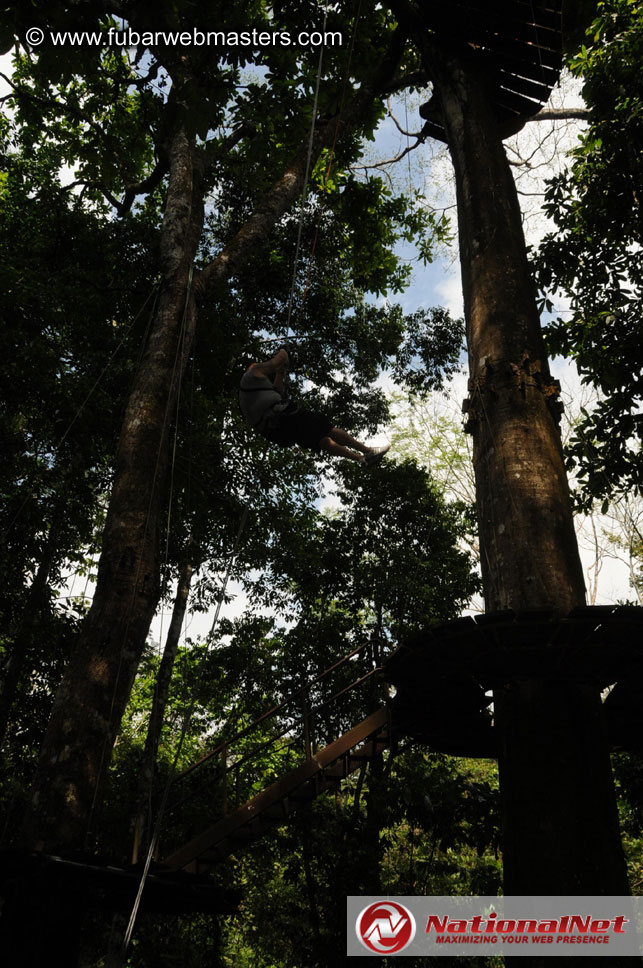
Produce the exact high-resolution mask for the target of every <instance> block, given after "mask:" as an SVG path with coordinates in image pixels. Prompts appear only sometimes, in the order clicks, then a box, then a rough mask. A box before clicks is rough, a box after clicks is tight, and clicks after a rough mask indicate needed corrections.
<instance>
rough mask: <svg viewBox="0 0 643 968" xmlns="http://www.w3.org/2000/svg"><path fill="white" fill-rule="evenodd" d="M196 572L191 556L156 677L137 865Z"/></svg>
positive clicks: (143, 846) (141, 781)
mask: <svg viewBox="0 0 643 968" xmlns="http://www.w3.org/2000/svg"><path fill="white" fill-rule="evenodd" d="M193 572H194V566H193V564H192V561H191V560H190V559H189V558H188V559H187V560H186V561H185V562H184V563H183V566H182V568H181V572H180V574H179V581H178V587H177V589H176V596H175V598H174V608H173V609H172V618H171V620H170V627H169V629H168V632H167V639H166V640H165V648H164V649H163V658H162V659H161V664H160V666H159V671H158V676H157V679H156V689H155V691H154V700H153V702H152V712H151V713H150V721H149V723H148V727H147V736H146V737H145V749H144V750H143V759H142V762H141V765H140V771H139V784H138V797H137V802H138V804H139V807H138V815H137V817H136V824H135V833H134V850H133V855H132V863H133V864H135V863H136V862H137V861H138V859H139V856H140V854H141V853H142V852H143V851H144V850H145V849H146V847H147V842H148V841H149V835H150V829H151V825H152V822H153V818H152V816H151V801H152V793H153V787H154V771H155V766H156V758H157V755H158V750H159V743H160V741H161V730H162V729H163V718H164V716H165V709H166V706H167V699H168V695H169V692H170V681H171V679H172V671H173V669H174V660H175V659H176V655H177V652H178V650H179V640H180V638H181V628H182V627H183V619H184V618H185V610H186V608H187V603H188V596H189V594H190V585H191V583H192V575H193Z"/></svg>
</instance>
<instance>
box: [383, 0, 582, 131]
mask: <svg viewBox="0 0 643 968" xmlns="http://www.w3.org/2000/svg"><path fill="white" fill-rule="evenodd" d="M409 7H412V8H413V10H414V12H415V14H416V19H415V23H416V24H417V22H418V21H421V22H422V23H423V24H424V27H425V29H426V30H429V31H432V32H435V33H436V34H437V35H438V36H439V38H440V40H442V39H444V43H445V44H448V45H449V46H450V47H451V48H453V49H454V51H455V52H457V53H458V54H459V56H460V57H462V58H464V59H466V60H467V62H468V63H469V65H470V66H471V68H472V69H473V70H475V72H476V73H477V74H478V75H479V76H480V78H481V82H482V83H484V84H485V85H486V86H487V88H488V90H489V94H490V98H491V102H492V104H493V106H494V110H495V113H496V116H497V118H498V121H499V123H500V125H501V128H502V129H503V136H505V137H506V136H507V135H509V134H513V133H515V132H516V131H519V130H520V128H521V127H522V126H523V124H524V123H525V121H526V120H527V119H528V118H531V117H533V116H534V115H535V114H537V113H538V111H540V109H541V108H542V106H543V105H544V104H545V103H546V102H547V101H548V100H549V95H550V93H551V90H552V88H553V87H554V86H555V84H556V83H557V81H558V77H559V74H560V71H561V68H562V63H563V18H562V0H547V2H542V0H541V2H538V0H533V2H531V0H493V2H492V3H489V2H488V0H450V2H448V3H436V2H434V0H418V2H416V3H415V4H406V3H405V2H404V0H400V3H399V4H397V3H396V4H395V10H396V13H397V15H398V17H399V16H403V11H404V10H405V9H408V8H409ZM421 113H422V114H423V116H424V117H425V118H426V119H427V129H428V134H429V135H430V136H431V137H433V138H438V139H439V140H441V141H444V140H445V135H444V129H443V127H442V125H441V123H440V122H439V120H438V119H437V118H436V117H434V116H433V112H432V110H431V108H430V107H429V109H428V110H424V111H421ZM427 129H425V130H427Z"/></svg>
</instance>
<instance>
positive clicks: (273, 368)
mask: <svg viewBox="0 0 643 968" xmlns="http://www.w3.org/2000/svg"><path fill="white" fill-rule="evenodd" d="M287 363H288V353H287V352H286V350H284V349H281V350H279V352H278V353H275V355H274V356H273V357H272V359H270V360H265V361H264V362H263V363H253V364H252V367H251V369H252V370H253V372H254V373H256V375H257V376H272V375H273V373H274V374H275V387H276V389H279V386H277V380H278V379H281V383H282V388H283V378H284V370H285V369H286V364H287Z"/></svg>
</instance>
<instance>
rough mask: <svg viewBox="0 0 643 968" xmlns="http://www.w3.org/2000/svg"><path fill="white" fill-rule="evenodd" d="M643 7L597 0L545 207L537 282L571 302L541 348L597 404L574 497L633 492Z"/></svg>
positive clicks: (575, 452)
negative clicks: (582, 115)
mask: <svg viewBox="0 0 643 968" xmlns="http://www.w3.org/2000/svg"><path fill="white" fill-rule="evenodd" d="M642 52H643V6H642V5H641V4H640V3H637V2H635V0H604V2H601V3H599V4H598V12H597V16H596V18H595V19H594V22H593V23H592V24H591V26H590V27H589V29H588V31H587V36H586V39H585V44H583V45H582V46H581V48H580V50H579V51H578V52H576V53H574V54H573V55H572V57H571V60H570V64H569V66H570V69H571V70H572V72H573V73H574V74H575V75H576V76H577V77H579V78H581V79H582V82H583V97H584V100H585V102H586V104H587V106H588V108H589V125H588V128H587V130H586V131H585V132H584V133H583V134H582V135H581V138H580V142H579V145H578V147H577V148H576V149H575V150H574V151H573V154H572V159H573V160H572V164H571V166H570V167H569V168H568V169H567V170H566V171H565V172H564V173H563V174H562V175H560V176H559V177H558V178H556V179H555V180H554V181H553V182H552V183H551V184H550V186H549V188H548V191H547V196H546V204H545V209H546V211H547V212H548V214H549V215H550V216H551V218H552V219H553V220H554V223H555V225H556V232H555V233H551V234H550V235H549V236H547V238H545V240H544V241H543V243H542V246H541V248H540V252H539V255H538V259H537V272H538V280H539V283H540V285H541V287H542V288H543V289H545V290H549V291H550V292H552V291H553V292H555V291H559V292H561V293H562V294H563V295H564V296H565V298H566V299H567V300H568V301H569V306H570V310H569V313H568V314H566V315H565V316H563V317H560V318H558V319H557V320H555V321H554V322H553V323H551V324H550V325H549V326H548V330H547V334H548V340H549V344H550V346H551V348H552V350H553V351H554V352H556V353H562V354H564V355H566V356H570V357H572V358H573V359H574V360H575V362H576V364H577V366H578V369H579V371H580V373H581V374H582V377H583V380H584V381H585V382H587V383H591V384H592V385H593V386H594V387H595V388H596V389H597V391H598V394H599V400H598V403H597V405H596V407H595V408H594V409H592V410H591V412H586V413H585V414H584V416H583V417H582V419H581V420H580V421H579V423H578V425H577V427H576V428H575V433H574V436H573V439H572V441H571V443H570V445H569V451H568V452H569V456H570V462H571V466H573V467H574V469H575V471H576V473H577V475H578V477H579V480H580V481H581V485H582V500H583V502H584V504H585V506H589V505H590V504H591V502H592V500H593V499H596V498H600V499H603V500H607V499H609V496H610V494H612V493H614V491H615V490H616V491H618V490H625V491H626V490H628V489H629V488H631V487H636V488H637V489H638V490H639V492H640V489H641V487H642V486H643V478H642V466H641V448H640V437H641V403H642V401H643V382H642V380H643V375H642V370H643V357H642V355H641V347H642V346H643V329H642V327H641V312H640V305H641V296H642V294H643V290H642V286H643V261H642V259H643V256H642V252H643V249H642V248H641V245H642V243H643V237H642V234H641V232H642V221H641V199H640V194H641V184H642V182H643V87H642V84H641V72H640V69H639V68H640V62H641V54H642Z"/></svg>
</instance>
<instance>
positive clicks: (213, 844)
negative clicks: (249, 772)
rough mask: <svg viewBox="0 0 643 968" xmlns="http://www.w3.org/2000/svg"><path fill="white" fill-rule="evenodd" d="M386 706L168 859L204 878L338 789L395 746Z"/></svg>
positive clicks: (176, 865) (174, 865) (177, 867)
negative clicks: (299, 809)
mask: <svg viewBox="0 0 643 968" xmlns="http://www.w3.org/2000/svg"><path fill="white" fill-rule="evenodd" d="M390 741H391V730H390V723H389V711H388V708H387V707H386V706H383V707H382V708H381V709H378V710H377V712H374V713H372V714H371V715H370V716H367V718H366V719H364V720H363V721H362V722H361V723H359V724H358V725H357V726H354V727H353V728H352V729H350V730H349V731H348V732H347V733H345V734H344V735H343V736H340V738H339V739H337V740H335V741H334V742H333V743H330V744H329V745H328V746H326V747H325V748H324V749H322V750H319V751H318V752H317V753H315V754H314V755H311V756H310V757H309V758H308V759H306V760H305V761H304V762H303V763H301V764H300V765H299V766H298V767H295V769H293V770H290V772H289V773H286V774H285V776H283V777H281V778H280V779H279V780H276V781H275V783H273V784H271V786H269V787H267V789H265V790H262V791H261V793H258V794H257V795H256V796H254V797H253V798H252V799H251V800H249V801H248V802H247V803H244V804H243V805H242V806H240V807H238V808H237V809H236V810H234V811H232V812H231V813H229V814H227V816H224V817H223V818H221V819H220V820H218V821H217V822H216V823H214V824H213V825H212V826H211V827H208V828H207V829H206V830H204V831H202V833H200V834H198V836H196V837H194V838H193V839H192V840H190V841H189V842H188V843H187V844H183V845H182V846H180V847H178V848H177V849H176V850H175V851H174V852H173V853H172V854H170V855H169V856H168V857H166V858H165V859H164V860H163V863H164V864H165V865H167V866H168V867H170V868H174V869H176V870H181V869H182V870H186V871H189V872H191V873H195V874H200V873H203V872H204V871H207V870H209V869H210V868H211V867H213V866H214V865H215V864H216V863H217V862H218V861H220V860H221V859H222V858H224V857H226V856H227V855H228V854H231V853H234V852H235V851H236V850H237V849H238V848H239V847H242V846H244V847H245V846H247V845H248V844H250V843H252V842H253V841H255V840H257V839H258V838H259V837H261V836H262V835H263V834H264V833H265V832H266V831H267V830H270V829H273V828H274V827H275V826H280V825H281V824H283V823H284V822H285V820H286V819H287V818H288V817H289V816H290V814H291V813H293V811H294V810H296V809H297V807H298V806H299V805H300V804H301V803H309V802H311V801H312V800H314V799H315V798H316V797H318V796H319V795H320V793H324V792H325V791H326V790H329V789H336V788H337V787H338V786H339V784H341V782H342V780H343V779H345V778H346V777H347V776H348V775H349V774H350V773H353V772H354V771H355V770H358V769H359V768H360V767H361V766H362V764H363V763H364V762H365V761H368V760H370V759H371V758H372V757H373V756H375V755H376V754H378V753H381V752H382V751H383V750H384V749H386V748H387V747H388V746H389V745H390Z"/></svg>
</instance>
